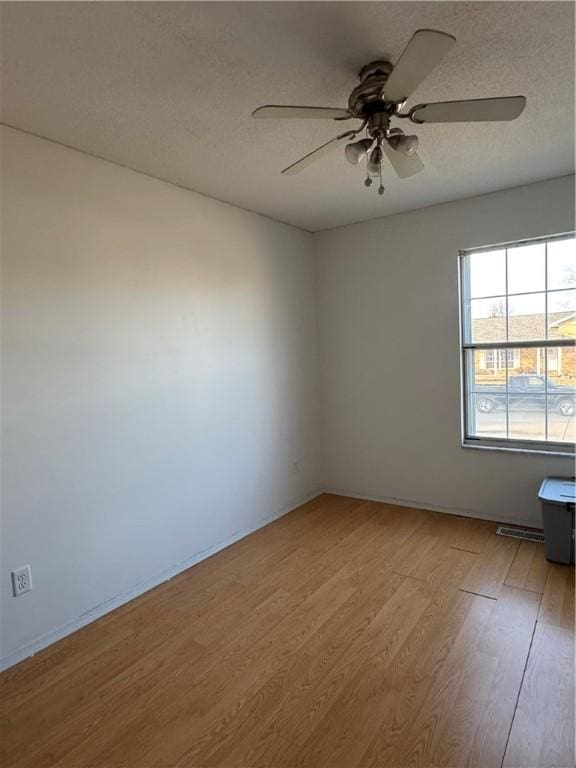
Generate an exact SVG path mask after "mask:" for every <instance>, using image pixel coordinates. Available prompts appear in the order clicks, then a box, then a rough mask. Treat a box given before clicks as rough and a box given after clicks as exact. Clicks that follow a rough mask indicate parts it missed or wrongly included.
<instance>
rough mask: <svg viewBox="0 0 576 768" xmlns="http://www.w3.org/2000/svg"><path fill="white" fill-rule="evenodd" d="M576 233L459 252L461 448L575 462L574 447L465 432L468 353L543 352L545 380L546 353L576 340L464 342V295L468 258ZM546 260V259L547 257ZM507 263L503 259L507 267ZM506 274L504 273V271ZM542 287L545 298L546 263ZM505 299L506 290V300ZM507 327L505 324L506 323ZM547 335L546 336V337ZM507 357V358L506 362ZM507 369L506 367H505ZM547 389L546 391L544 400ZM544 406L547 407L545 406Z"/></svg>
mask: <svg viewBox="0 0 576 768" xmlns="http://www.w3.org/2000/svg"><path fill="white" fill-rule="evenodd" d="M575 236H576V233H575V232H563V233H560V234H556V235H545V236H542V237H533V238H526V239H523V240H511V241H508V242H505V243H496V244H492V245H483V246H479V247H471V248H466V249H463V250H460V251H459V252H458V312H459V330H460V332H459V344H460V427H461V444H462V447H464V448H480V449H483V450H496V451H506V452H512V453H532V454H544V455H554V456H563V457H566V458H570V459H572V460H573V459H574V456H575V453H576V444H575V443H567V442H556V441H553V440H522V439H518V438H510V437H498V438H497V437H483V436H475V435H473V434H470V431H469V429H468V422H469V407H468V395H467V391H468V374H467V353H468V351H469V350H472V352H473V351H474V350H511V349H514V350H516V349H545V350H546V351H545V354H544V358H545V360H546V371H545V374H544V376H545V377H547V364H548V352H549V350H550V349H555V348H556V349H558V348H560V347H576V339H550V338H547V339H538V340H535V341H532V340H531V341H514V340H512V341H492V342H474V341H472V340H471V339H467V338H466V333H467V331H468V330H469V329H471V319H470V317H469V315H468V306H469V303H470V297H469V296H468V295H467V289H468V287H469V279H468V277H467V267H468V262H467V257H468V256H469V255H471V254H477V253H482V252H489V251H495V250H506V251H507V250H508V249H510V248H514V247H518V246H524V245H531V244H536V243H546V244H547V243H550V242H554V241H556V240H565V239H568V238H574V237H575ZM546 258H547V257H546ZM507 263H508V259H507V257H506V264H507ZM506 271H507V270H506ZM544 279H545V285H544V294H545V297H546V306H547V297H548V295H549V293H553V292H554V291H550V292H549V291H548V268H547V261H546V265H545V278H544ZM507 297H508V292H507V286H506V298H507ZM506 323H508V320H506ZM546 335H548V334H547V333H546ZM507 357H508V356H507V355H506V358H507ZM506 369H507V366H506ZM546 397H547V389H546V390H545V398H546ZM506 398H508V383H507V379H506ZM546 405H547V403H546Z"/></svg>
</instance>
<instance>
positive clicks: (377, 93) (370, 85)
mask: <svg viewBox="0 0 576 768" xmlns="http://www.w3.org/2000/svg"><path fill="white" fill-rule="evenodd" d="M393 69H394V67H393V66H392V64H390V62H389V61H372V62H371V63H370V64H366V66H365V67H362V69H361V70H360V85H357V86H356V88H354V90H353V91H352V93H351V94H350V98H349V99H348V107H349V109H350V111H351V112H352V113H353V114H355V115H357V116H358V117H368V116H369V115H370V114H373V113H374V112H381V111H384V110H386V111H387V110H390V111H393V109H394V105H393V104H390V105H388V104H386V102H384V101H383V100H382V91H383V90H384V86H385V85H386V81H387V80H388V78H389V77H390V75H391V74H392V70H393Z"/></svg>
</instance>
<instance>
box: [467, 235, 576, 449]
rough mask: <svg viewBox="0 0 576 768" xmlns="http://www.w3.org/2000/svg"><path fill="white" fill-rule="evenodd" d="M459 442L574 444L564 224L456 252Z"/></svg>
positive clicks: (571, 251) (573, 309) (575, 252)
mask: <svg viewBox="0 0 576 768" xmlns="http://www.w3.org/2000/svg"><path fill="white" fill-rule="evenodd" d="M460 280H461V286H460V287H461V300H462V308H461V340H462V381H463V408H462V413H463V438H464V444H465V445H473V446H477V447H491V448H507V449H521V450H536V451H548V452H556V453H567V454H573V453H574V443H575V441H576V418H575V406H576V355H575V352H576V346H575V345H576V240H575V238H574V234H569V235H559V236H557V237H551V238H542V239H538V240H530V241H522V242H518V243H509V244H507V245H501V246H491V247H486V248H478V249H471V250H468V251H462V252H461V254H460Z"/></svg>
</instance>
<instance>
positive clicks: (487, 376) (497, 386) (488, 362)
mask: <svg viewBox="0 0 576 768" xmlns="http://www.w3.org/2000/svg"><path fill="white" fill-rule="evenodd" d="M500 352H502V350H496V349H482V350H480V349H475V350H467V352H466V358H467V359H466V371H467V374H466V381H467V384H468V392H467V398H466V400H467V406H468V410H467V429H468V435H469V436H471V437H492V438H505V437H506V366H505V361H504V367H498V356H499V353H500Z"/></svg>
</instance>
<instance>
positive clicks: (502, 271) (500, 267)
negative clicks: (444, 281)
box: [468, 250, 506, 298]
mask: <svg viewBox="0 0 576 768" xmlns="http://www.w3.org/2000/svg"><path fill="white" fill-rule="evenodd" d="M468 265H469V269H470V297H471V298H478V297H481V296H500V295H501V294H504V293H506V251H505V250H500V251H482V252H481V253H472V254H470V256H468Z"/></svg>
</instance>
